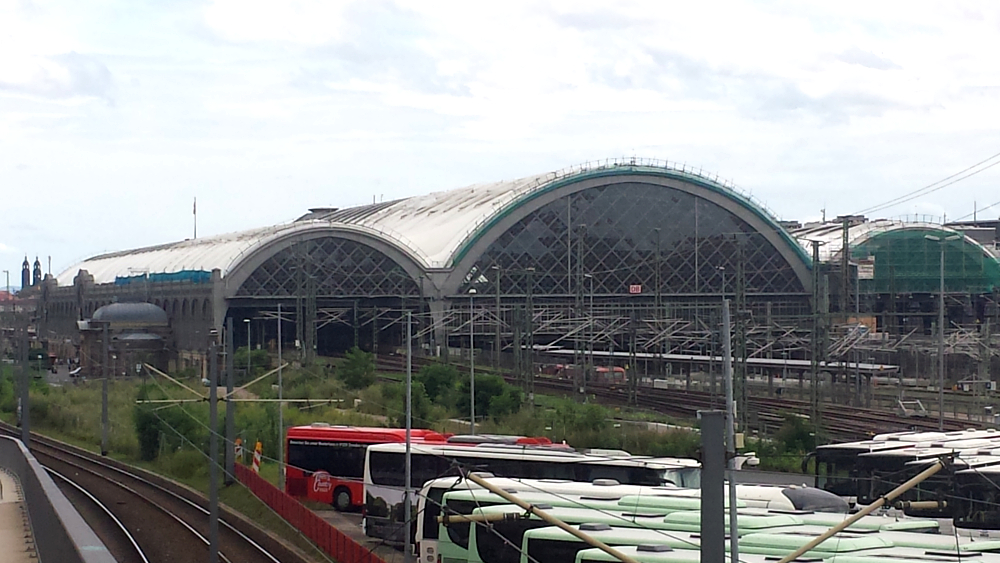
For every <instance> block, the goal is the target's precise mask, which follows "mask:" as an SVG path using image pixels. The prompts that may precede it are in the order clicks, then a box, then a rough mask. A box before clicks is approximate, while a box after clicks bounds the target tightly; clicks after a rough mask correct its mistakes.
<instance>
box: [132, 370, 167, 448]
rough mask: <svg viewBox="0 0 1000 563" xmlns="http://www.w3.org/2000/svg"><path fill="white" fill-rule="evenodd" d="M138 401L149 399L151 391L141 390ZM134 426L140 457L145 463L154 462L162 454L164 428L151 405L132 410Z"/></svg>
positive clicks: (137, 405) (143, 387)
mask: <svg viewBox="0 0 1000 563" xmlns="http://www.w3.org/2000/svg"><path fill="white" fill-rule="evenodd" d="M137 399H139V400H140V401H145V400H147V399H149V390H148V389H147V388H146V387H145V386H142V387H140V388H139V394H138V397H137ZM132 424H133V425H134V426H135V436H136V439H137V440H138V441H139V457H140V458H141V459H142V460H143V461H153V460H155V459H156V457H157V456H158V455H159V454H160V435H161V434H162V430H163V429H162V427H161V423H160V419H159V418H157V417H156V414H155V413H154V412H153V411H152V408H151V407H150V406H149V405H144V404H136V405H135V407H134V408H133V410H132Z"/></svg>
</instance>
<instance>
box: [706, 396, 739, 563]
mask: <svg viewBox="0 0 1000 563" xmlns="http://www.w3.org/2000/svg"><path fill="white" fill-rule="evenodd" d="M698 419H699V420H700V421H701V451H702V459H701V467H702V470H701V563H725V560H726V520H725V496H723V492H722V488H723V480H724V479H725V471H724V468H725V466H726V448H725V446H724V445H723V434H724V430H723V425H724V424H725V414H724V413H722V412H719V411H698ZM729 510H730V512H731V513H733V514H735V513H736V507H735V505H730V508H729ZM731 537H734V538H735V537H736V535H735V534H732V536H731Z"/></svg>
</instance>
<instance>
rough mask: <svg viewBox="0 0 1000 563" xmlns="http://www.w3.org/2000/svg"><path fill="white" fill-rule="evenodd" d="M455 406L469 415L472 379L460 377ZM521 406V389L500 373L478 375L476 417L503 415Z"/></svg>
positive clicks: (462, 412) (460, 411)
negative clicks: (509, 383) (508, 381)
mask: <svg viewBox="0 0 1000 563" xmlns="http://www.w3.org/2000/svg"><path fill="white" fill-rule="evenodd" d="M458 391H459V392H458V394H457V395H455V398H454V401H455V403H454V406H455V408H456V409H457V410H458V412H459V413H461V414H463V415H465V416H469V395H470V381H469V380H468V379H467V378H460V379H459V385H458ZM520 408H521V392H520V390H518V389H516V388H514V387H512V386H511V385H508V384H507V382H506V381H504V380H503V378H502V377H500V376H499V375H476V418H477V419H480V418H487V417H493V418H496V417H498V416H502V415H504V414H509V413H512V412H516V411H517V410H518V409H520Z"/></svg>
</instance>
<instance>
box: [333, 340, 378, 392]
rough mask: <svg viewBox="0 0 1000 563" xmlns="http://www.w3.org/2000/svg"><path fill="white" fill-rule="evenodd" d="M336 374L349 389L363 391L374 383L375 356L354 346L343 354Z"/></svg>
mask: <svg viewBox="0 0 1000 563" xmlns="http://www.w3.org/2000/svg"><path fill="white" fill-rule="evenodd" d="M337 374H338V375H339V376H340V379H341V380H342V381H343V382H344V385H346V386H347V387H348V388H349V389H364V388H365V387H368V386H369V385H371V384H373V383H375V356H374V355H373V354H370V353H368V352H365V351H363V350H361V349H360V348H358V347H357V346H355V347H354V348H351V349H350V350H348V351H347V354H345V356H344V363H343V365H342V366H341V367H340V369H339V370H337Z"/></svg>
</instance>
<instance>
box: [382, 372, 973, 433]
mask: <svg viewBox="0 0 1000 563" xmlns="http://www.w3.org/2000/svg"><path fill="white" fill-rule="evenodd" d="M433 362H434V360H432V359H428V358H418V357H415V358H413V370H414V371H418V370H419V369H420V368H421V367H423V366H425V365H427V364H429V363H433ZM378 369H379V370H381V371H386V372H395V373H399V372H403V371H405V369H406V358H405V357H403V356H396V355H380V356H379V357H378ZM506 379H507V381H508V382H511V383H516V380H515V378H513V377H506ZM535 387H536V388H540V389H546V390H549V391H553V392H556V393H557V394H563V395H572V394H573V384H572V383H571V382H569V381H565V380H558V379H550V378H544V377H539V378H536V379H535ZM587 392H588V394H590V395H593V396H595V397H596V398H597V400H598V401H599V402H601V403H605V404H612V405H626V404H627V403H628V396H627V394H626V393H625V391H624V390H613V389H608V388H601V387H590V388H588V389H587ZM637 401H638V406H640V407H642V408H645V409H649V410H652V411H654V412H658V413H661V414H666V415H669V416H673V417H676V418H680V419H687V420H693V419H695V418H696V417H697V414H698V411H699V410H706V409H718V408H724V404H723V403H724V399H722V398H721V397H718V396H713V395H712V394H711V393H709V392H705V391H685V390H681V389H656V388H652V387H642V388H641V392H640V393H639V396H638V397H637ZM747 401H748V405H747V406H748V410H749V411H750V413H751V416H750V419H751V425H750V426H751V427H753V428H760V429H764V430H765V433H767V432H769V431H771V430H772V429H773V430H775V431H776V430H777V429H778V428H780V427H781V424H782V423H783V421H784V417H785V415H786V414H788V413H794V414H798V415H805V416H808V415H809V413H810V410H811V409H810V405H809V402H808V401H801V400H795V399H785V398H778V397H759V396H757V397H755V396H751V397H748V398H747ZM820 416H821V420H822V422H821V424H822V427H823V430H824V432H825V433H826V434H827V436H828V437H829V438H830V439H831V440H834V441H853V440H863V439H865V438H868V437H870V436H872V435H874V434H879V433H884V432H897V431H901V430H910V429H916V430H937V419H936V418H920V417H909V418H908V417H903V416H900V415H898V414H896V413H895V412H889V411H884V410H878V409H869V408H860V407H850V406H845V405H837V404H831V403H823V404H822V405H821V406H820ZM944 424H945V430H946V431H954V430H964V429H965V428H968V427H969V426H970V424H972V423H970V422H968V421H964V420H958V419H953V418H945V421H944Z"/></svg>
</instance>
